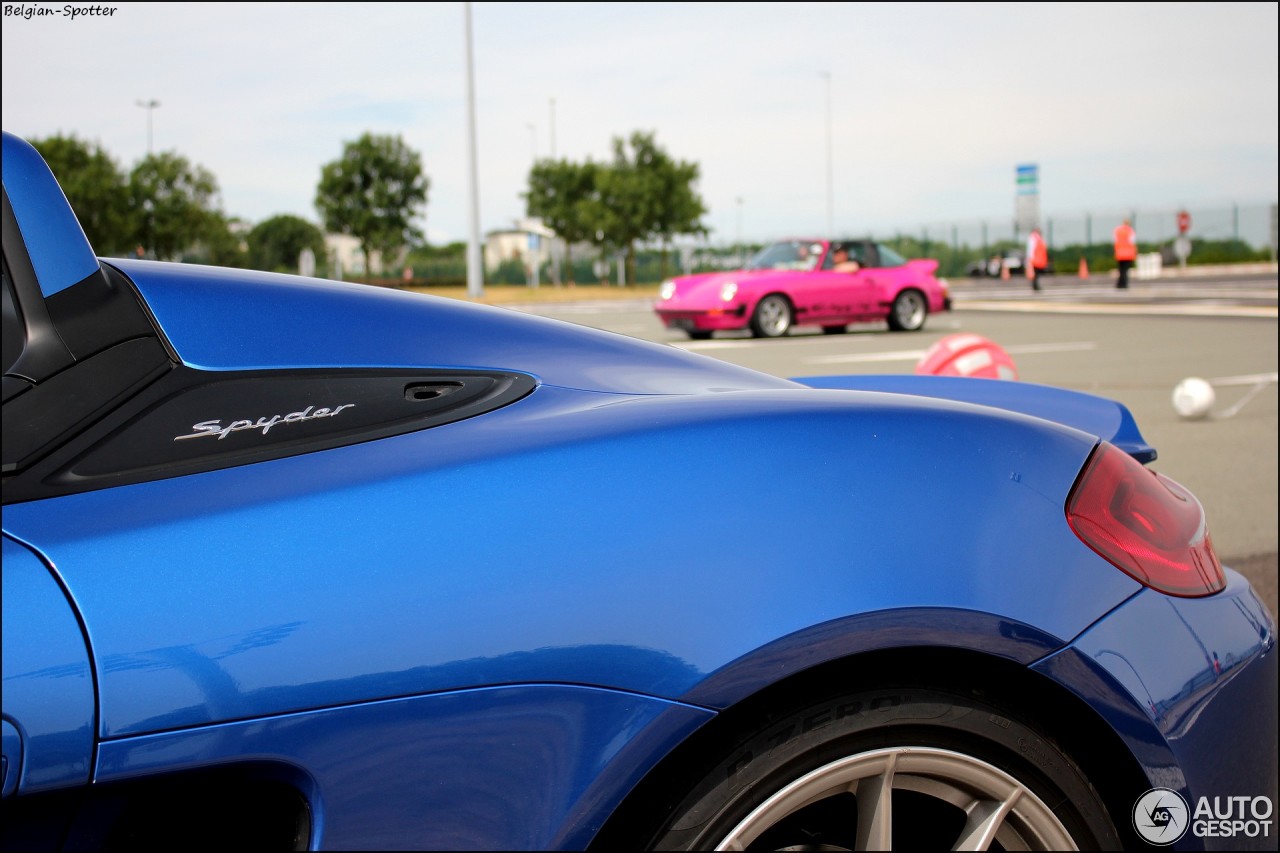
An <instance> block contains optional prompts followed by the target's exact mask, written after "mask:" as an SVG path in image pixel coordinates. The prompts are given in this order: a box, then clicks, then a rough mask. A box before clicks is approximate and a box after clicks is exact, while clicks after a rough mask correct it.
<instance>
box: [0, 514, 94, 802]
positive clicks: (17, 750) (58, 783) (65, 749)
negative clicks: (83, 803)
mask: <svg viewBox="0 0 1280 853" xmlns="http://www.w3.org/2000/svg"><path fill="white" fill-rule="evenodd" d="M3 559H4V572H3V576H4V589H3V601H4V621H3V626H2V630H3V647H2V653H3V657H4V663H3V672H4V721H5V723H6V726H5V737H4V755H5V759H6V765H9V764H13V765H16V766H15V767H8V766H7V767H6V770H7V771H17V772H16V774H15V777H14V779H13V783H14V784H13V785H11V784H10V781H11V780H10V777H9V776H8V774H6V777H5V780H4V787H5V790H6V792H8V791H9V790H10V788H11V787H15V786H16V788H17V789H18V790H20V791H21V792H23V793H32V792H35V791H40V790H45V789H49V788H59V787H64V786H66V785H73V784H77V783H83V782H87V781H88V780H89V763H90V760H91V758H92V754H93V741H94V716H95V711H96V708H95V705H94V690H93V673H92V671H91V670H90V668H89V652H88V649H86V648H85V643H84V635H83V633H82V632H81V630H80V626H79V624H78V623H77V622H76V618H75V614H74V613H73V612H72V610H71V607H70V605H69V604H68V603H67V599H66V596H65V595H64V594H63V592H62V590H61V589H60V588H59V587H58V583H57V581H55V580H54V578H53V576H52V575H50V574H49V568H48V567H47V566H46V565H44V563H42V562H40V560H39V558H37V557H36V555H35V554H33V553H32V552H31V551H29V550H28V549H27V548H26V547H24V546H23V545H21V544H19V543H18V542H15V541H13V540H12V539H10V538H9V537H8V536H5V537H4V553H3ZM10 725H12V726H13V730H12V731H10V728H9V726H10ZM15 736H16V737H15Z"/></svg>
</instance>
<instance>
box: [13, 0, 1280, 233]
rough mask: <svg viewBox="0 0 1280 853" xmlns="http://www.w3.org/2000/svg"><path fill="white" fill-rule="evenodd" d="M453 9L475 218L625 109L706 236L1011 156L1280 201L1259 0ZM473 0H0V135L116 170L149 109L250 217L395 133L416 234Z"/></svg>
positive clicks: (457, 193) (456, 173) (933, 180)
mask: <svg viewBox="0 0 1280 853" xmlns="http://www.w3.org/2000/svg"><path fill="white" fill-rule="evenodd" d="M469 5H470V9H471V29H472V53H473V61H474V86H475V111H476V154H477V167H478V175H479V208H480V210H479V214H480V216H479V218H480V227H481V229H482V230H484V231H489V230H493V229H500V228H509V227H512V225H513V223H514V222H515V220H516V219H518V218H520V217H522V216H523V215H524V212H525V210H524V201H523V199H522V198H521V196H520V193H521V192H522V191H523V190H524V189H525V188H526V182H527V176H528V172H529V168H530V166H531V165H532V163H533V160H534V158H535V157H538V158H543V157H548V156H552V155H554V156H555V157H556V158H560V159H569V160H572V161H575V162H582V161H585V160H588V159H590V160H594V161H596V162H601V161H608V160H609V159H611V157H612V151H613V144H612V143H613V140H614V139H615V138H618V137H627V136H629V135H630V134H631V133H633V132H634V131H637V130H641V131H646V132H652V133H654V134H655V138H656V140H657V142H658V144H659V145H660V146H661V147H662V148H664V149H665V150H666V151H667V153H668V154H669V155H670V156H672V157H673V158H675V159H677V160H686V161H692V162H696V163H697V164H698V165H699V167H700V170H701V171H700V179H699V182H698V185H697V190H698V191H699V193H700V195H701V197H702V199H703V202H704V204H705V205H706V207H707V209H708V213H707V214H706V216H705V217H704V219H703V221H704V223H705V224H706V225H707V226H708V227H709V228H710V229H711V232H712V233H711V237H710V239H711V241H712V242H716V243H721V244H730V243H735V242H738V241H739V240H748V241H753V242H757V241H764V240H768V239H773V238H777V237H783V236H788V235H799V234H806V235H809V234H814V235H820V234H823V233H825V232H826V231H827V226H828V219H830V225H831V228H832V230H833V231H834V232H836V233H837V234H843V235H849V234H858V233H875V232H883V231H885V230H887V229H893V228H912V227H916V226H918V225H921V224H929V223H946V222H957V221H959V222H972V221H976V220H980V219H981V220H985V219H994V220H999V221H1003V222H1008V221H1009V220H1011V219H1012V217H1013V215H1014V194H1015V169H1016V167H1017V166H1018V165H1019V164H1025V163H1035V164H1037V165H1038V167H1039V191H1040V205H1041V209H1042V211H1044V212H1045V213H1046V214H1049V215H1052V214H1055V213H1057V214H1060V215H1064V216H1074V215H1083V214H1085V213H1088V212H1094V211H1103V210H1128V209H1164V208H1169V209H1173V208H1177V207H1182V206H1192V205H1230V204H1233V203H1235V204H1242V205H1253V204H1260V205H1268V204H1272V203H1274V202H1275V201H1276V198H1277V161H1278V160H1280V155H1278V152H1277V126H1278V125H1280V120H1278V119H1277V103H1278V102H1280V97H1278V95H1277V80H1278V79H1280V71H1278V69H1277V29H1278V27H1277V4H1276V3H1214V4H1208V3H1204V4H1201V3H1176V4H1175V3H1106V4H1093V3H1086V4H1078V3H1061V4H1060V3H1024V4H1009V3H995V4H989V3H943V4H931V3H710V4H702V3H472V4H469ZM467 6H468V4H465V3H462V2H440V3H403V4H401V3H359V4H356V3H320V4H309V3H217V4H205V3H114V4H109V3H105V2H101V3H66V2H61V3H24V4H8V3H6V4H4V6H3V8H4V18H3V27H2V30H0V32H2V34H3V52H2V54H0V61H2V62H3V75H2V76H0V80H2V83H3V97H2V98H0V111H2V115H3V125H4V129H5V130H6V131H8V132H10V133H15V134H17V135H19V136H22V137H25V138H28V139H33V138H44V137H47V136H52V135H54V134H64V135H75V136H77V137H80V138H81V139H85V140H90V141H94V142H98V143H100V144H101V145H102V146H103V147H104V148H105V149H106V150H107V151H108V152H109V153H110V154H111V155H112V156H113V157H114V158H115V159H116V161H117V162H118V164H119V165H120V166H121V167H122V168H124V169H126V170H127V169H131V168H132V167H133V165H135V164H136V163H137V162H138V160H139V159H141V158H142V157H143V156H145V155H146V153H147V147H148V119H150V122H151V142H152V145H153V146H154V150H156V151H171V150H172V151H177V152H178V153H179V154H181V155H183V156H185V157H187V158H188V159H189V160H191V161H192V162H194V163H197V164H199V165H201V166H203V167H205V168H206V169H208V170H210V171H211V172H213V174H214V175H215V176H216V178H217V180H218V184H219V187H220V190H221V202H222V208H223V210H224V212H225V213H227V214H228V215H230V216H237V217H240V218H242V219H245V220H248V221H250V222H257V221H261V220H262V219H265V218H267V217H270V216H273V215H276V214H283V213H288V214H294V215H297V216H302V217H304V218H307V219H310V220H312V221H318V216H317V213H316V210H315V206H314V197H315V190H316V185H317V183H318V181H319V177H320V170H321V167H322V166H323V165H324V164H325V163H327V162H329V161H331V160H334V159H336V158H337V157H338V156H340V154H341V152H342V147H343V144H344V143H345V142H349V141H354V140H355V139H357V138H358V137H359V136H360V135H362V134H364V133H366V132H372V133H378V134H395V135H399V136H400V137H401V138H402V139H403V140H404V142H405V143H406V144H407V145H408V146H409V147H410V148H412V149H414V150H415V151H417V152H418V153H419V154H420V155H421V156H422V160H423V165H424V169H425V172H426V174H427V176H428V178H429V179H430V189H429V193H428V202H427V206H426V209H425V221H424V222H422V223H420V224H421V225H422V227H424V229H425V230H426V232H427V234H428V238H429V240H430V242H432V243H437V244H438V243H442V242H450V241H454V240H465V239H467V235H468V228H469V224H468V223H469V219H468V197H469V190H468V181H467V174H468V160H467V60H466V27H465V20H466V12H465V10H466V8H467ZM95 10H96V14H95V13H94V11H95ZM68 11H76V12H78V13H80V14H77V15H75V16H74V17H72V16H71V15H69V14H67V12H68ZM41 12H43V13H45V14H40V13H41ZM58 12H61V14H57V13H58ZM152 100H155V101H158V102H159V106H157V107H155V108H153V109H148V108H145V107H143V106H140V105H139V104H140V103H146V102H149V101H152ZM828 128H829V131H828ZM828 143H829V144H828ZM828 205H829V206H830V213H828Z"/></svg>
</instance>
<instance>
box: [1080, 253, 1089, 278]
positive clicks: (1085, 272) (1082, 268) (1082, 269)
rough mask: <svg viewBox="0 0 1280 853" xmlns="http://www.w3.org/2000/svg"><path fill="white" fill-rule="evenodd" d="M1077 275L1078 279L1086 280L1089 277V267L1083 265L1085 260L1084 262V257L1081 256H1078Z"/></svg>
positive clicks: (1085, 264)
mask: <svg viewBox="0 0 1280 853" xmlns="http://www.w3.org/2000/svg"><path fill="white" fill-rule="evenodd" d="M1079 275H1080V277H1081V278H1088V277H1089V265H1088V264H1087V263H1085V260H1084V256H1083V255H1081V256H1080V273H1079Z"/></svg>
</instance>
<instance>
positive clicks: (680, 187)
mask: <svg viewBox="0 0 1280 853" xmlns="http://www.w3.org/2000/svg"><path fill="white" fill-rule="evenodd" d="M629 142H630V150H629V151H628V148H627V145H628V140H623V139H621V138H616V137H615V138H614V140H613V163H612V164H611V165H610V166H609V167H608V168H606V169H602V170H600V171H599V172H598V173H597V179H596V189H597V196H596V199H595V204H594V210H593V212H594V213H595V214H596V216H598V222H599V226H598V228H597V235H596V237H597V242H598V243H599V244H600V245H601V247H602V248H604V249H606V250H608V249H610V248H613V249H618V250H621V251H622V252H623V253H624V254H625V256H626V264H627V280H628V281H635V272H636V243H638V242H641V241H648V240H654V239H658V240H661V241H663V242H666V241H669V240H670V239H671V238H672V237H673V236H675V235H677V234H696V233H706V228H705V227H704V226H703V225H702V223H701V221H700V219H701V216H702V214H704V213H706V207H705V206H704V205H703V203H702V199H701V197H700V196H698V194H697V193H696V192H695V191H694V189H693V184H694V182H695V181H696V180H697V178H698V166H697V164H696V163H688V162H685V161H676V160H673V159H672V158H671V157H670V156H669V155H668V154H667V153H666V151H664V150H663V149H662V148H660V147H659V146H658V144H657V143H656V142H655V141H654V135H653V134H652V133H643V132H641V131H636V132H635V133H632V134H631V138H630V140H629ZM664 266H665V261H664Z"/></svg>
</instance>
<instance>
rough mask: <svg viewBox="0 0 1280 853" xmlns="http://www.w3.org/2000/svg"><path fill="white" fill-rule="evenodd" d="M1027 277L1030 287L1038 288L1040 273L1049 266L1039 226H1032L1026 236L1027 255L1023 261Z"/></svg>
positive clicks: (1047, 254) (1047, 253)
mask: <svg viewBox="0 0 1280 853" xmlns="http://www.w3.org/2000/svg"><path fill="white" fill-rule="evenodd" d="M1023 267H1024V268H1025V270H1026V274H1027V278H1029V279H1030V280H1031V289H1032V290H1039V289H1040V273H1042V272H1044V271H1045V270H1046V269H1048V268H1049V247H1048V246H1047V245H1046V244H1045V242H1044V237H1042V236H1040V229H1039V228H1032V229H1031V234H1030V235H1029V236H1028V237H1027V257H1026V259H1025V260H1024V261H1023Z"/></svg>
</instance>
